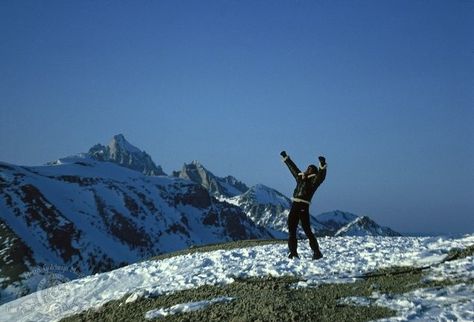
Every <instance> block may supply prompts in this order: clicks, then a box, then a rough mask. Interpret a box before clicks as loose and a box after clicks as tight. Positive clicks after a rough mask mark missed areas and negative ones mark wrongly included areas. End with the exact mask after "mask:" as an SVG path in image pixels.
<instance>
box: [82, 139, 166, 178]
mask: <svg viewBox="0 0 474 322" xmlns="http://www.w3.org/2000/svg"><path fill="white" fill-rule="evenodd" d="M88 156H89V157H91V158H92V159H95V160H98V161H108V162H113V163H116V164H118V165H120V166H123V167H125V168H129V169H132V170H136V171H139V172H141V173H143V174H145V175H149V176H158V175H165V173H164V172H163V169H162V168H161V167H160V166H157V165H156V164H155V163H154V162H153V160H152V159H151V157H150V156H149V155H148V154H147V153H146V152H145V151H141V150H140V149H139V148H137V147H136V146H134V145H132V144H131V143H129V142H128V141H127V140H126V139H125V136H124V135H123V134H117V135H115V136H114V137H113V138H112V140H111V141H110V143H109V144H108V145H107V146H105V145H102V144H96V145H94V146H93V147H92V148H90V149H89V152H88Z"/></svg>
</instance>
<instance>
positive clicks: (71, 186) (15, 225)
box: [0, 157, 271, 298]
mask: <svg viewBox="0 0 474 322" xmlns="http://www.w3.org/2000/svg"><path fill="white" fill-rule="evenodd" d="M0 188H1V189H0V232H1V235H0V236H1V237H0V242H1V241H2V240H3V243H2V244H0V245H1V247H2V249H1V254H5V256H3V258H2V260H3V261H4V262H5V263H8V264H5V265H2V267H1V271H0V282H1V283H2V287H3V291H2V292H1V293H0V294H1V295H2V296H3V297H4V298H5V297H6V296H9V297H12V296H13V297H15V296H18V295H19V294H25V293H29V292H31V291H33V290H35V289H36V287H37V285H36V284H35V281H34V280H35V278H34V277H35V276H31V274H30V277H31V278H29V277H28V276H29V275H28V273H29V272H31V271H33V270H34V269H35V268H37V267H42V266H44V265H62V266H65V267H68V268H69V269H71V270H74V271H77V272H80V273H83V274H90V273H95V272H101V271H106V270H110V269H113V268H116V267H119V266H122V265H124V264H127V263H132V262H136V261H138V260H140V259H142V258H145V257H150V256H151V255H156V254H160V253H164V252H169V251H174V250H177V249H183V248H187V247H190V246H192V245H201V244H208V243H216V242H222V241H229V240H238V239H248V238H250V239H254V238H269V237H271V235H270V234H269V233H268V232H267V231H266V230H265V229H263V228H261V227H257V226H256V225H255V224H254V223H253V222H252V221H251V220H250V219H248V218H247V216H246V215H245V214H244V213H243V212H242V210H241V209H240V208H238V207H236V206H233V205H230V204H228V203H223V202H220V201H218V200H216V199H214V198H212V197H211V196H209V193H208V192H207V191H206V190H205V189H204V188H203V187H202V186H200V185H198V184H195V183H193V182H191V181H188V180H182V179H178V178H171V177H165V176H159V177H151V176H145V175H143V174H141V173H140V172H137V171H132V170H130V169H127V168H125V167H122V166H119V165H116V164H114V163H110V162H98V161H96V160H93V159H90V158H84V157H77V158H68V159H63V160H62V161H61V163H58V164H57V165H55V166H43V167H19V166H15V165H10V164H6V163H0ZM15 249H17V250H18V249H21V250H22V251H21V254H22V255H21V256H19V255H18V253H16V252H15ZM15 254H16V255H15ZM22 276H23V277H24V278H23V279H22V278H21V277H22ZM25 276H26V277H25ZM36 279H37V278H36ZM12 283H14V284H12Z"/></svg>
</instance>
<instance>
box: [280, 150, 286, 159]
mask: <svg viewBox="0 0 474 322" xmlns="http://www.w3.org/2000/svg"><path fill="white" fill-rule="evenodd" d="M280 155H281V156H282V157H283V158H286V157H287V156H288V154H286V151H281V152H280Z"/></svg>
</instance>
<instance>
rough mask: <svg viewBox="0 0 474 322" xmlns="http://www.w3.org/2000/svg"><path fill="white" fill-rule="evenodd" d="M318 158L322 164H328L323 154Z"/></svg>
mask: <svg viewBox="0 0 474 322" xmlns="http://www.w3.org/2000/svg"><path fill="white" fill-rule="evenodd" d="M318 159H319V163H321V166H322V167H324V166H325V165H326V158H325V157H323V156H320V157H319V158H318Z"/></svg>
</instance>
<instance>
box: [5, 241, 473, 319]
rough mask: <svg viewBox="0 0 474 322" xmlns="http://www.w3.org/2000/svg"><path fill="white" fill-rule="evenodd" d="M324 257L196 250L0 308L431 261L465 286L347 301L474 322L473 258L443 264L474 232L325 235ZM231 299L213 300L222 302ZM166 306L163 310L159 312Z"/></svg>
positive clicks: (52, 311) (32, 314)
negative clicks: (292, 257) (451, 234)
mask: <svg viewBox="0 0 474 322" xmlns="http://www.w3.org/2000/svg"><path fill="white" fill-rule="evenodd" d="M319 241H320V245H321V249H322V251H323V254H324V258H323V259H321V260H319V261H312V260H311V251H310V249H309V246H308V245H307V242H306V241H300V243H299V252H300V257H301V258H300V259H296V260H290V259H288V258H287V256H286V255H287V247H286V245H284V244H269V245H263V246H255V247H249V248H242V249H233V250H217V251H212V252H208V253H193V254H188V255H182V256H177V257H172V258H167V259H163V260H152V261H146V262H141V263H137V264H133V265H129V266H126V267H123V268H120V269H117V270H114V271H111V272H108V273H103V274H97V275H94V276H88V277H85V278H82V279H78V280H74V281H71V282H68V283H65V284H61V285H58V286H55V287H53V288H50V289H46V290H42V291H39V292H36V293H33V294H30V295H28V296H25V297H22V298H20V299H17V300H15V301H13V302H9V303H7V304H4V305H2V306H0V320H2V321H52V320H53V321H55V320H59V319H61V318H63V317H66V316H70V315H72V314H77V313H80V312H82V311H84V310H87V309H90V308H98V307H100V306H102V305H104V304H105V303H107V302H109V301H111V300H117V299H121V298H123V297H124V296H127V302H133V301H135V300H136V299H138V298H139V297H141V296H149V295H153V296H157V295H161V294H169V293H172V292H175V291H179V290H185V289H190V288H196V287H199V286H202V285H206V284H207V285H219V284H227V283H232V282H233V281H234V280H235V278H245V277H260V276H262V277H263V276H268V275H271V276H274V277H280V276H287V275H291V276H296V277H298V278H301V279H302V280H304V281H305V282H299V283H298V284H297V285H295V287H314V286H315V285H318V284H321V283H348V282H352V281H355V280H356V279H357V278H359V277H360V276H361V275H363V274H365V273H368V272H371V271H373V270H376V269H380V268H384V267H391V266H414V267H426V266H432V267H431V268H430V269H428V270H427V272H428V275H427V277H426V278H427V279H434V280H435V279H447V278H453V279H455V280H457V281H459V283H457V284H455V285H452V286H448V287H445V288H441V289H420V290H415V291H413V292H410V293H406V294H402V295H399V296H393V297H388V296H387V295H385V294H377V293H376V292H374V293H373V294H372V295H371V297H370V298H347V299H344V300H343V301H346V302H350V303H357V304H358V305H367V304H368V303H375V304H376V305H380V306H386V307H389V308H392V309H394V310H395V311H397V318H390V320H391V321H393V320H397V319H399V320H437V319H439V320H443V319H444V320H456V319H459V320H468V321H472V320H474V285H473V284H472V283H464V281H467V280H469V279H470V280H472V279H473V278H474V258H473V256H470V257H466V258H463V259H459V260H454V261H450V262H445V263H442V261H443V259H445V258H446V256H447V254H448V251H449V250H451V249H454V248H466V247H468V246H471V245H473V244H474V234H471V235H465V236H463V237H459V238H447V237H337V238H335V237H330V238H321V239H320V240H319ZM221 300H223V301H232V300H233V299H215V300H214V301H215V302H219V301H221ZM206 305H212V301H211V303H208V302H205V301H200V302H197V303H183V304H182V305H181V306H178V307H175V308H157V310H156V311H150V312H148V314H147V315H148V317H159V316H160V313H159V312H165V314H173V313H176V312H181V311H187V310H196V309H199V308H201V307H205V306H206ZM160 310H161V311H160Z"/></svg>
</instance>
